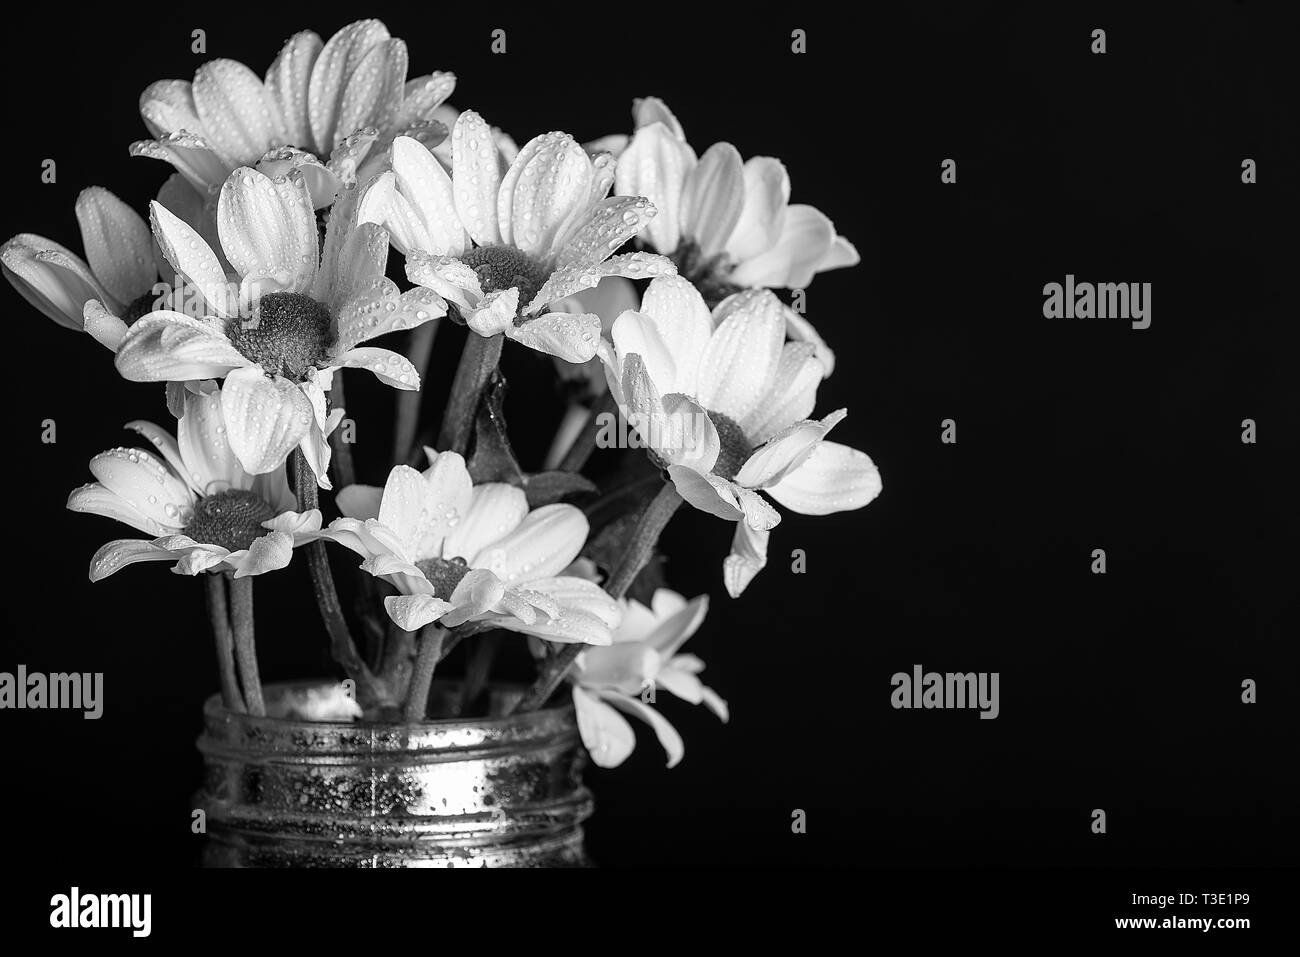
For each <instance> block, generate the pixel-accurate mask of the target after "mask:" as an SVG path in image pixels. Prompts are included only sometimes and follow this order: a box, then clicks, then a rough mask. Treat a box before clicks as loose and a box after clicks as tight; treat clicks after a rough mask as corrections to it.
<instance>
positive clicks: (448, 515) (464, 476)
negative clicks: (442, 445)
mask: <svg viewBox="0 0 1300 957" xmlns="http://www.w3.org/2000/svg"><path fill="white" fill-rule="evenodd" d="M423 478H424V484H425V493H424V498H425V502H426V504H427V511H428V515H427V522H426V524H425V525H424V527H423V530H422V533H421V538H420V540H419V542H418V543H417V546H416V554H418V555H420V556H421V557H429V558H440V557H442V556H443V554H444V550H443V546H444V545H445V543H446V541H447V538H448V536H450V535H451V534H453V533H454V532H455V530H456V528H457V526H459V525H460V524H461V523H462V522H464V521H466V520H467V519H468V517H469V515H470V511H471V508H472V506H473V502H474V488H473V482H472V481H471V479H470V476H469V470H468V469H467V468H466V467H465V459H464V457H463V456H461V455H460V454H459V453H457V452H443V453H441V454H435V456H434V458H433V461H432V462H431V463H430V465H429V467H428V468H427V469H425V470H424V473H423ZM451 557H453V558H454V557H456V556H454V555H453V556H451ZM462 557H463V556H462Z"/></svg>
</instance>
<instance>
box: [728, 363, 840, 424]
mask: <svg viewBox="0 0 1300 957" xmlns="http://www.w3.org/2000/svg"><path fill="white" fill-rule="evenodd" d="M824 374H825V369H824V367H823V365H822V363H821V361H820V360H819V359H818V358H817V349H816V346H814V345H813V344H812V343H809V342H787V343H786V344H785V345H784V346H782V347H781V358H780V360H779V361H778V362H777V366H776V374H775V375H774V376H773V378H772V381H771V383H770V384H769V385H768V387H767V388H766V389H765V390H764V392H763V398H762V399H761V400H760V401H759V403H758V405H756V406H755V407H754V408H753V409H752V410H751V411H750V413H749V414H748V415H747V416H745V417H744V418H743V419H741V420H740V427H741V429H743V430H744V432H745V434H746V435H747V436H749V437H750V439H751V440H753V441H756V442H761V441H763V440H765V439H766V438H767V437H768V436H772V435H775V434H776V433H778V432H780V431H782V430H783V429H786V428H788V427H789V426H791V425H794V423H796V422H799V421H801V420H803V419H806V418H808V416H809V415H811V414H812V410H813V406H814V405H815V404H816V402H817V387H818V386H819V385H821V381H822V378H823V376H824Z"/></svg>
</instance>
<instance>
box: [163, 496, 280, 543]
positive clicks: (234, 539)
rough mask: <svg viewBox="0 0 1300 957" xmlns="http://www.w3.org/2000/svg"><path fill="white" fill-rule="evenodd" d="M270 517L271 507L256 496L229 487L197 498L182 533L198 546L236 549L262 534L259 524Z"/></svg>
mask: <svg viewBox="0 0 1300 957" xmlns="http://www.w3.org/2000/svg"><path fill="white" fill-rule="evenodd" d="M273 518H275V509H273V508H272V507H271V506H270V504H269V503H268V502H267V501H266V500H265V499H263V498H262V497H261V496H260V495H254V494H253V493H252V492H246V491H244V490H243V489H237V488H232V489H227V490H226V491H224V492H217V493H216V494H215V495H205V496H204V497H203V498H201V499H199V503H198V505H196V506H195V507H194V517H193V518H192V519H190V523H189V524H188V525H186V526H185V534H186V535H188V536H189V537H190V538H192V539H194V540H195V541H196V542H198V543H199V544H201V545H220V546H221V547H222V548H226V549H229V550H230V551H232V552H237V551H240V550H241V549H244V548H249V547H250V546H251V545H252V544H253V541H254V540H255V539H258V538H261V537H262V536H263V535H265V534H266V529H265V528H263V527H262V523H263V522H269V521H270V520H271V519H273Z"/></svg>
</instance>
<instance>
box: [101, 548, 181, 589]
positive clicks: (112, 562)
mask: <svg viewBox="0 0 1300 957" xmlns="http://www.w3.org/2000/svg"><path fill="white" fill-rule="evenodd" d="M176 557H178V556H176V555H174V554H173V553H172V552H169V551H167V549H165V548H159V547H158V546H156V545H154V544H153V543H152V542H146V541H142V540H140V539H132V538H119V539H117V540H116V541H112V542H109V543H108V544H107V545H105V546H104V547H103V548H101V549H100V550H99V551H97V552H95V556H94V557H93V558H92V559H91V560H90V580H91V581H92V582H97V581H101V580H103V579H105V578H107V577H108V576H109V575H112V574H113V573H114V572H117V571H119V570H121V569H123V568H125V567H126V566H127V565H134V564H135V563H136V562H164V561H171V560H172V559H174V558H176Z"/></svg>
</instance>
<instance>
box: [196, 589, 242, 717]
mask: <svg viewBox="0 0 1300 957" xmlns="http://www.w3.org/2000/svg"><path fill="white" fill-rule="evenodd" d="M203 577H204V578H205V579H207V581H206V582H205V585H206V586H207V599H208V618H209V619H210V620H211V622H212V636H213V638H215V639H216V642H217V674H219V675H220V676H221V703H222V704H224V705H225V706H226V710H227V711H234V712H235V713H236V714H244V713H245V712H247V710H248V709H247V708H246V707H245V706H244V696H243V695H242V694H241V693H240V691H239V682H238V680H237V679H236V678H235V633H234V632H233V631H232V630H231V628H230V609H229V608H228V606H227V604H226V576H225V575H223V574H220V573H213V574H207V575H204V576H203Z"/></svg>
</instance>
